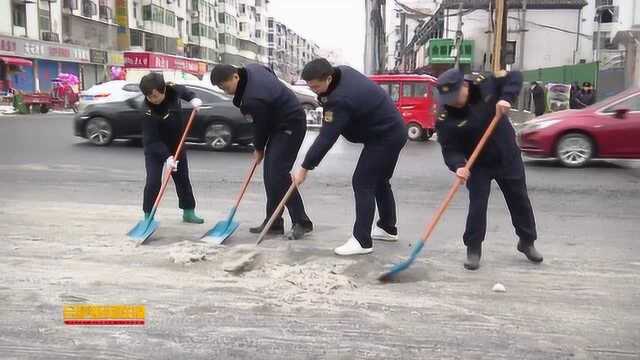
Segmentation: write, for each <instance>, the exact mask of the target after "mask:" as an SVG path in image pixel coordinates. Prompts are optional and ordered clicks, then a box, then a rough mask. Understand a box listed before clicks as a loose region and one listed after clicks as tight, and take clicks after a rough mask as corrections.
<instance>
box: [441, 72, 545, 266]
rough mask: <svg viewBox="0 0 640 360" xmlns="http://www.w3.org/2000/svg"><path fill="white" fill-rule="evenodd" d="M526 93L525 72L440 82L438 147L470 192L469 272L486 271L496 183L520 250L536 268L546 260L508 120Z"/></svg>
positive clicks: (448, 75) (449, 75) (455, 75)
mask: <svg viewBox="0 0 640 360" xmlns="http://www.w3.org/2000/svg"><path fill="white" fill-rule="evenodd" d="M521 87H522V75H521V74H520V73H519V72H509V73H507V72H504V71H503V72H501V73H499V74H497V75H496V76H493V75H487V76H485V75H482V74H473V75H472V76H471V77H469V78H466V79H465V77H464V75H463V74H462V72H460V71H459V70H456V69H450V70H447V71H446V72H445V73H443V74H442V75H441V76H440V77H439V78H438V92H439V99H438V100H439V103H440V105H441V109H440V114H439V115H438V121H437V122H436V131H437V134H438V141H439V142H440V145H441V147H442V154H443V156H444V161H445V163H446V164H447V166H448V167H449V169H451V171H453V172H455V173H456V175H457V176H458V177H460V178H462V179H464V180H465V181H467V188H468V189H469V213H468V216H467V226H466V230H465V233H464V236H463V240H464V244H465V245H466V246H467V261H466V262H465V263H464V267H465V268H467V269H469V270H476V269H477V268H478V267H479V266H480V257H481V254H482V241H484V238H485V233H486V230H487V202H488V200H489V192H490V189H491V181H492V180H496V182H497V183H498V185H499V186H500V190H502V193H503V194H504V197H505V200H506V202H507V207H508V208H509V212H510V213H511V220H512V222H513V226H514V227H515V229H516V234H517V235H518V237H519V238H520V241H519V242H518V246H517V249H518V250H519V251H520V252H522V253H524V254H525V255H526V256H527V258H528V259H529V260H531V261H533V262H541V261H542V255H541V254H540V253H539V252H538V251H537V250H536V248H535V247H534V241H535V240H536V237H537V234H536V223H535V219H534V215H533V209H532V208H531V202H530V201H529V195H528V194H527V185H526V181H525V172H524V164H523V162H522V157H521V155H520V150H519V149H518V145H517V144H516V134H515V131H514V129H513V127H512V126H511V123H510V122H509V118H508V117H507V113H508V111H509V109H510V108H511V103H513V101H515V100H516V98H517V96H518V94H519V93H520V88H521ZM495 114H501V119H500V122H499V123H498V125H497V127H496V129H495V132H494V133H493V134H492V136H491V137H490V138H489V141H488V142H487V143H486V145H485V148H484V149H483V150H482V153H481V154H480V156H479V157H478V159H477V161H476V163H475V165H474V166H473V169H471V172H470V173H469V172H467V171H465V169H464V166H465V165H466V162H467V159H468V158H469V157H470V156H471V153H472V152H473V150H474V148H475V146H476V145H477V144H478V141H479V140H480V138H481V137H482V135H483V134H484V131H485V130H486V128H487V127H488V125H489V123H490V122H491V119H492V118H493V117H494V116H495Z"/></svg>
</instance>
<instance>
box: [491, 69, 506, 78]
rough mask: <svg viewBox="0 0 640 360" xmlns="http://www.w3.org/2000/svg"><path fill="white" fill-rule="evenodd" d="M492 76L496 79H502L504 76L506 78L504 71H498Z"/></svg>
mask: <svg viewBox="0 0 640 360" xmlns="http://www.w3.org/2000/svg"><path fill="white" fill-rule="evenodd" d="M494 76H495V77H497V78H503V77H505V76H507V71H506V70H498V71H496V72H495V73H494Z"/></svg>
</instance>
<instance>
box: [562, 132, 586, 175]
mask: <svg viewBox="0 0 640 360" xmlns="http://www.w3.org/2000/svg"><path fill="white" fill-rule="evenodd" d="M594 153H595V146H594V143H593V140H592V139H591V138H590V137H589V136H587V135H585V134H581V133H569V134H565V135H563V136H562V137H561V138H560V140H558V144H557V145H556V157H557V158H558V160H560V163H561V164H562V165H563V166H565V167H569V168H579V167H583V166H585V165H586V164H587V162H588V161H589V160H590V159H591V158H593V156H594Z"/></svg>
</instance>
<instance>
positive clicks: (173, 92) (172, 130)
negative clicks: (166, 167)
mask: <svg viewBox="0 0 640 360" xmlns="http://www.w3.org/2000/svg"><path fill="white" fill-rule="evenodd" d="M195 97H196V94H195V93H194V92H193V91H191V90H189V89H187V88H186V87H184V86H182V85H175V84H167V86H166V89H165V99H164V100H163V101H162V103H160V104H158V105H154V104H152V103H150V102H149V101H147V100H146V98H145V101H144V102H145V104H146V107H147V111H146V112H145V115H144V119H143V120H142V144H143V145H144V154H145V155H146V156H154V157H158V158H159V159H161V160H164V159H166V158H168V157H169V156H171V155H172V154H173V153H174V152H175V151H176V150H177V148H178V144H179V143H180V138H182V132H183V131H184V127H185V126H186V123H185V120H184V118H183V116H182V106H181V105H180V99H182V100H185V101H191V100H192V99H193V98H195Z"/></svg>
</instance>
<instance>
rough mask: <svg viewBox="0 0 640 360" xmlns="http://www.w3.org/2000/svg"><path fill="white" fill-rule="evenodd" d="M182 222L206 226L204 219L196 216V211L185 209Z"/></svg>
mask: <svg viewBox="0 0 640 360" xmlns="http://www.w3.org/2000/svg"><path fill="white" fill-rule="evenodd" d="M182 221H184V222H186V223H190V224H204V219H203V218H200V217H198V216H197V215H196V211H195V209H184V210H183V212H182Z"/></svg>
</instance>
